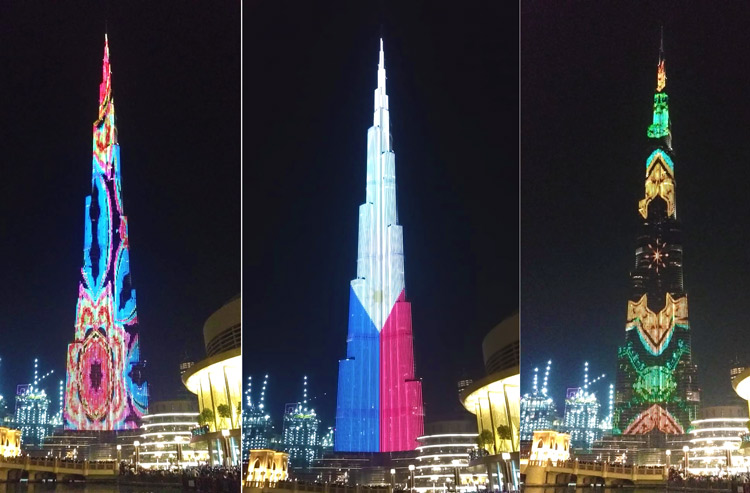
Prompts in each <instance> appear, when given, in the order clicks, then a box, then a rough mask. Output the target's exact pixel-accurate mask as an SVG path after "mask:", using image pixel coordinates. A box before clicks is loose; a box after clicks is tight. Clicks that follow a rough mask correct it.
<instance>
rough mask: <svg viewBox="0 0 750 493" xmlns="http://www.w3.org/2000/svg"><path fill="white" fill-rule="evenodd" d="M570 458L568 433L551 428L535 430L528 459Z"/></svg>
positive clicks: (555, 460)
mask: <svg viewBox="0 0 750 493" xmlns="http://www.w3.org/2000/svg"><path fill="white" fill-rule="evenodd" d="M568 459H570V435H568V434H567V433H559V432H557V431H553V430H535V431H534V439H533V440H532V442H531V453H530V455H529V460H530V461H532V460H536V461H542V462H546V461H548V460H551V461H552V462H557V461H563V460H568Z"/></svg>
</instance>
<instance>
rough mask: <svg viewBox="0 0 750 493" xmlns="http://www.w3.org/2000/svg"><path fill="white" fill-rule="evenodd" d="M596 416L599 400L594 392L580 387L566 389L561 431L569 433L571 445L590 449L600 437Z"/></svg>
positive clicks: (600, 432)
mask: <svg viewBox="0 0 750 493" xmlns="http://www.w3.org/2000/svg"><path fill="white" fill-rule="evenodd" d="M598 416H599V401H598V399H597V398H596V395H595V394H594V393H592V392H588V391H585V390H583V389H582V388H575V389H568V395H567V396H566V398H565V415H564V417H563V431H564V432H565V433H567V434H569V435H570V443H571V445H572V446H574V447H578V448H583V449H590V448H591V445H592V444H593V443H594V441H595V440H598V439H599V438H601V436H602V429H601V427H600V426H599V421H598V419H597V418H598Z"/></svg>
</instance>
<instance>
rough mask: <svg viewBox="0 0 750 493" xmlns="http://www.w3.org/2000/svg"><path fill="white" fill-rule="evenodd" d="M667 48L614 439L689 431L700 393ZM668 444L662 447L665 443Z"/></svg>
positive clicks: (621, 356)
mask: <svg viewBox="0 0 750 493" xmlns="http://www.w3.org/2000/svg"><path fill="white" fill-rule="evenodd" d="M665 88H666V68H665V59H664V51H663V45H662V49H660V51H659V63H658V70H657V85H656V93H655V94H654V109H653V122H652V124H651V125H650V126H649V127H648V131H647V135H648V138H649V143H650V146H651V150H652V152H651V154H649V156H648V158H647V159H646V167H645V172H646V174H645V176H646V179H645V191H644V195H643V199H641V200H640V202H639V203H638V213H639V218H640V220H641V228H640V234H639V236H638V239H637V246H636V251H635V266H634V269H633V271H632V272H631V275H630V281H631V283H630V284H631V296H630V300H629V301H628V309H627V323H626V324H625V343H624V345H622V346H621V347H620V348H619V349H618V354H617V357H618V374H617V383H616V388H615V410H614V416H613V423H612V426H613V433H615V434H625V435H647V434H648V435H651V436H653V437H654V438H655V439H656V440H657V441H653V440H652V441H651V444H652V446H664V443H665V442H666V435H670V434H684V433H686V432H688V431H690V426H691V424H690V423H691V422H692V421H693V420H694V419H696V417H697V412H698V406H699V403H700V394H699V391H698V386H697V382H696V373H697V369H696V366H695V365H694V364H693V360H692V349H691V338H690V325H689V323H688V299H687V294H686V292H685V288H684V286H683V278H682V227H681V225H680V223H679V221H678V220H677V207H676V202H675V186H676V182H675V167H674V161H673V159H672V158H673V149H672V133H671V122H670V119H669V104H668V102H669V100H668V96H667V93H666V91H665ZM662 442H663V443H662Z"/></svg>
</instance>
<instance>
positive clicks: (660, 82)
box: [656, 26, 667, 92]
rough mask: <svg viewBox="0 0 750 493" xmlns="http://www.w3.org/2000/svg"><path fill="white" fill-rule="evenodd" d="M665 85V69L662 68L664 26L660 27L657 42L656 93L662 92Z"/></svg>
mask: <svg viewBox="0 0 750 493" xmlns="http://www.w3.org/2000/svg"><path fill="white" fill-rule="evenodd" d="M666 85H667V69H666V68H665V67H664V26H661V39H660V42H659V65H658V69H657V72H656V91H657V92H662V91H663V90H664V87H666Z"/></svg>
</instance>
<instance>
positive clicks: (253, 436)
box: [242, 375, 273, 461]
mask: <svg viewBox="0 0 750 493" xmlns="http://www.w3.org/2000/svg"><path fill="white" fill-rule="evenodd" d="M252 382H253V377H252V375H250V376H248V383H247V390H246V391H245V412H244V413H243V414H242V458H243V461H247V460H249V457H250V455H249V454H250V450H263V449H270V448H271V446H270V445H271V436H272V433H273V424H272V420H271V415H270V414H268V411H267V410H266V403H265V400H266V388H267V386H268V375H266V376H265V377H264V379H263V386H262V387H261V390H260V393H259V396H258V398H257V399H253V396H252V390H253V383H252Z"/></svg>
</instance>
